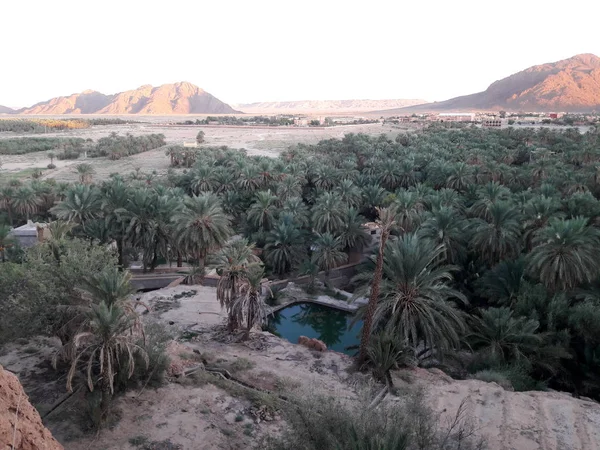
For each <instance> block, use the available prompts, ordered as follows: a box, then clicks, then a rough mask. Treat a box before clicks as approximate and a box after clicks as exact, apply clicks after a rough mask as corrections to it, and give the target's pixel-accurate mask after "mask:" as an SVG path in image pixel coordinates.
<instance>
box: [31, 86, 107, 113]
mask: <svg viewBox="0 0 600 450" xmlns="http://www.w3.org/2000/svg"><path fill="white" fill-rule="evenodd" d="M111 100H112V96H111V95H104V94H102V93H100V92H98V91H91V90H88V91H83V92H81V93H80V94H72V95H69V96H68V97H56V98H53V99H50V100H48V101H46V102H40V103H36V104H35V105H33V106H32V107H31V108H24V109H23V110H21V111H20V113H21V114H94V113H96V112H98V110H100V109H102V108H104V107H105V106H107V105H108V104H109V103H110V102H111Z"/></svg>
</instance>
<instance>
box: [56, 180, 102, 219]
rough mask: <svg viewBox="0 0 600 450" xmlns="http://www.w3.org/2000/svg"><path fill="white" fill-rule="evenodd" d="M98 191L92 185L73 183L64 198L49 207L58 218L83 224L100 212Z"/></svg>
mask: <svg viewBox="0 0 600 450" xmlns="http://www.w3.org/2000/svg"><path fill="white" fill-rule="evenodd" d="M100 206H101V203H100V193H99V191H98V189H97V188H95V187H94V186H86V185H83V184H74V185H72V186H71V187H70V188H69V190H68V191H67V192H66V195H65V198H64V200H62V201H61V202H59V203H58V204H57V205H56V206H54V207H53V208H51V209H50V212H51V213H52V214H54V215H55V216H56V217H57V218H58V219H59V220H64V221H67V222H75V223H78V224H81V225H85V222H86V221H87V220H90V219H94V218H96V217H97V216H98V213H99V212H100Z"/></svg>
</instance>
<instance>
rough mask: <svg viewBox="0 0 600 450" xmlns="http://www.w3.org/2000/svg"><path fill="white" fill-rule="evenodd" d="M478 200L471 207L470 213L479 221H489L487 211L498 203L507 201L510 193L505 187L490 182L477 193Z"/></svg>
mask: <svg viewBox="0 0 600 450" xmlns="http://www.w3.org/2000/svg"><path fill="white" fill-rule="evenodd" d="M478 197H479V198H478V200H477V201H476V202H475V203H474V204H473V206H472V207H471V213H472V214H473V215H474V216H475V217H479V218H480V219H489V218H490V213H489V209H490V208H491V206H492V205H493V204H495V203H496V202H499V201H505V200H508V199H509V197H510V191H509V190H508V188H507V187H505V186H502V185H501V184H498V183H496V182H495V181H492V182H490V183H488V184H486V185H485V186H483V187H482V188H480V189H479V191H478Z"/></svg>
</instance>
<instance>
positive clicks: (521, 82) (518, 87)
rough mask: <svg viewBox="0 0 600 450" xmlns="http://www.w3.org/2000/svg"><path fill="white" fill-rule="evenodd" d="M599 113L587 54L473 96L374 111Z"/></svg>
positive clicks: (594, 69)
mask: <svg viewBox="0 0 600 450" xmlns="http://www.w3.org/2000/svg"><path fill="white" fill-rule="evenodd" d="M457 110H460V111H486V110H506V111H539V112H548V111H561V112H591V111H600V58H598V57H597V56H596V55H592V54H589V53H586V54H582V55H576V56H573V57H572V58H569V59H564V60H562V61H558V62H554V63H549V64H542V65H540V66H533V67H530V68H529V69H525V70H523V71H521V72H518V73H515V74H514V75H511V76H509V77H506V78H503V79H502V80H499V81H496V82H494V83H492V84H491V85H490V86H489V87H488V88H487V89H486V90H485V91H483V92H479V93H477V94H471V95H465V96H462V97H456V98H452V99H450V100H446V101H443V102H435V103H427V104H425V105H419V106H415V107H413V106H411V107H408V108H401V109H393V110H385V111H374V113H385V114H395V113H397V114H406V113H408V112H419V111H421V112H425V111H432V112H434V111H438V112H439V111H457Z"/></svg>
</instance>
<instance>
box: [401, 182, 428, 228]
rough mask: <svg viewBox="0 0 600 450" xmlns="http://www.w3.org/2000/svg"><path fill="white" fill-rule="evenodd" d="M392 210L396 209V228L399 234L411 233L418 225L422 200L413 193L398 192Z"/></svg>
mask: <svg viewBox="0 0 600 450" xmlns="http://www.w3.org/2000/svg"><path fill="white" fill-rule="evenodd" d="M394 208H395V209H396V222H397V227H398V229H399V230H400V231H401V232H403V233H408V232H411V231H413V230H415V229H416V228H417V226H418V225H419V224H420V222H421V213H422V211H423V209H424V207H423V203H422V200H421V199H419V197H418V196H417V194H416V193H415V192H411V191H406V190H401V191H399V192H398V193H397V195H396V199H395V200H394Z"/></svg>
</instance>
